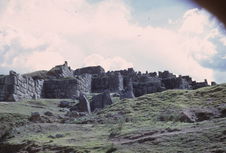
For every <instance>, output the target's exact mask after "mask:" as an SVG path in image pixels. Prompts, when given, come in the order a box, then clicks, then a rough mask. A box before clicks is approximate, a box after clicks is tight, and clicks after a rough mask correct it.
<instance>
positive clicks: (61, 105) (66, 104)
mask: <svg viewBox="0 0 226 153" xmlns="http://www.w3.org/2000/svg"><path fill="white" fill-rule="evenodd" d="M58 107H61V108H65V107H70V102H68V101H60V104H59V105H58Z"/></svg>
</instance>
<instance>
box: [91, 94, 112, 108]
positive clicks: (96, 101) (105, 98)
mask: <svg viewBox="0 0 226 153" xmlns="http://www.w3.org/2000/svg"><path fill="white" fill-rule="evenodd" d="M112 103H113V102H112V99H111V96H110V92H109V91H105V92H104V93H101V94H99V95H96V96H93V98H92V100H91V103H90V106H91V111H92V112H93V111H95V110H96V109H103V108H104V107H105V106H107V105H111V104H112Z"/></svg>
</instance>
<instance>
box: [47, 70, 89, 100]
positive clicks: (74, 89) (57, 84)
mask: <svg viewBox="0 0 226 153" xmlns="http://www.w3.org/2000/svg"><path fill="white" fill-rule="evenodd" d="M90 91H91V75H89V74H84V75H81V76H77V77H76V78H65V79H50V80H45V82H44V86H43V98H76V97H79V95H80V92H82V93H87V92H90Z"/></svg>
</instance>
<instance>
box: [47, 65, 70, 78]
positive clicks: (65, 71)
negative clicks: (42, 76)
mask: <svg viewBox="0 0 226 153" xmlns="http://www.w3.org/2000/svg"><path fill="white" fill-rule="evenodd" d="M46 75H47V77H49V78H72V77H74V71H73V70H72V69H71V68H70V67H69V66H68V64H67V61H65V63H64V64H63V65H57V66H55V67H53V68H52V69H51V70H49V71H48V72H47V74H46Z"/></svg>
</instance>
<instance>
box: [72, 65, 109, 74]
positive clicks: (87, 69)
mask: <svg viewBox="0 0 226 153" xmlns="http://www.w3.org/2000/svg"><path fill="white" fill-rule="evenodd" d="M86 73H87V74H97V75H99V74H104V73H105V71H104V69H103V68H102V67H101V66H90V67H84V68H80V69H76V70H75V71H74V74H75V75H81V74H86Z"/></svg>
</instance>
